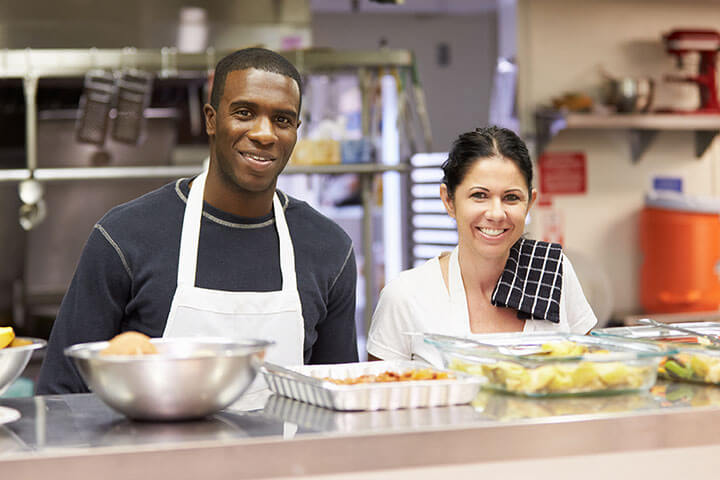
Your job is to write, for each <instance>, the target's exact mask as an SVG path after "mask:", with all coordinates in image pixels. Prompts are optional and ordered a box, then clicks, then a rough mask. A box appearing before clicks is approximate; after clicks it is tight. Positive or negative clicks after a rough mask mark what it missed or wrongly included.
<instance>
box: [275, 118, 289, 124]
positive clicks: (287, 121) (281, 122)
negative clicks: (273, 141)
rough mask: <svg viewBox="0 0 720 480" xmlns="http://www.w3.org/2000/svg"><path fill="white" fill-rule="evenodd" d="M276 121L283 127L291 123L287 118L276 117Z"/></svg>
mask: <svg viewBox="0 0 720 480" xmlns="http://www.w3.org/2000/svg"><path fill="white" fill-rule="evenodd" d="M276 121H277V122H278V123H280V124H283V125H291V124H292V121H291V120H290V119H289V118H288V117H277V119H276Z"/></svg>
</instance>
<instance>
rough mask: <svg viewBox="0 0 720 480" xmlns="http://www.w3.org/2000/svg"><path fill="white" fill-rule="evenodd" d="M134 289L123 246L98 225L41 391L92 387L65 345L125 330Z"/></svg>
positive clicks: (64, 309) (60, 318)
mask: <svg viewBox="0 0 720 480" xmlns="http://www.w3.org/2000/svg"><path fill="white" fill-rule="evenodd" d="M130 289H131V275H130V268H129V266H128V264H127V262H126V261H125V258H124V257H123V256H122V251H121V250H120V248H119V247H118V246H117V244H115V243H114V242H113V241H112V239H111V238H110V236H109V234H108V233H107V232H105V230H104V229H103V228H102V227H101V226H100V225H96V226H95V228H94V229H93V231H92V232H91V234H90V237H89V238H88V241H87V243H86V244H85V247H84V249H83V252H82V254H81V256H80V260H79V262H78V265H77V268H76V270H75V275H74V276H73V279H72V281H71V283H70V287H69V288H68V291H67V293H66V294H65V297H64V298H63V301H62V303H61V305H60V310H59V312H58V315H57V317H56V319H55V322H54V324H53V327H52V332H51V333H50V340H49V342H48V346H47V351H46V355H45V359H44V361H43V364H42V367H41V369H40V376H39V380H38V385H37V394H38V395H46V394H62V393H82V392H87V391H88V388H87V386H86V385H85V383H84V382H83V380H82V378H81V377H80V374H79V373H78V371H77V369H76V368H75V366H74V365H73V363H72V360H71V359H70V358H68V357H66V356H65V354H64V353H63V351H64V350H65V348H67V347H69V346H71V345H74V344H76V343H84V342H95V341H105V340H109V339H110V338H112V337H113V336H115V335H117V334H118V333H120V326H121V322H122V318H123V313H124V311H125V306H126V305H127V302H128V300H129V297H130Z"/></svg>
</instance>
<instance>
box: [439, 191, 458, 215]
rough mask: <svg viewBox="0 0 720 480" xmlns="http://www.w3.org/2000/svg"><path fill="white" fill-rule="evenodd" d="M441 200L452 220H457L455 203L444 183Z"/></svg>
mask: <svg viewBox="0 0 720 480" xmlns="http://www.w3.org/2000/svg"><path fill="white" fill-rule="evenodd" d="M440 199H441V200H442V202H443V205H445V211H446V212H447V213H448V215H450V216H451V217H452V218H455V203H453V200H452V198H450V194H449V193H448V189H447V185H445V184H444V183H441V184H440Z"/></svg>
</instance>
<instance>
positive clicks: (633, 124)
mask: <svg viewBox="0 0 720 480" xmlns="http://www.w3.org/2000/svg"><path fill="white" fill-rule="evenodd" d="M535 125H536V129H537V154H538V157H539V156H540V155H541V154H542V152H543V151H545V148H546V147H547V145H548V143H550V140H552V137H554V136H555V135H556V134H557V133H558V132H559V131H561V130H565V129H604V130H609V129H614V130H627V132H628V136H629V141H630V154H631V158H632V161H633V162H637V161H638V160H639V159H640V157H642V155H643V153H645V151H646V150H647V148H648V146H649V145H650V143H652V141H653V139H654V138H655V136H656V135H657V133H658V132H659V131H661V130H675V131H693V132H695V152H694V153H695V156H696V157H697V158H700V157H701V156H702V155H703V154H704V153H705V151H706V150H707V148H708V147H709V146H710V144H711V143H712V141H713V139H714V138H715V136H716V135H718V133H720V114H673V113H634V114H591V113H563V112H560V111H557V110H539V111H537V112H536V113H535Z"/></svg>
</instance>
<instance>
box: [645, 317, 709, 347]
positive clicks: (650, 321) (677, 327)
mask: <svg viewBox="0 0 720 480" xmlns="http://www.w3.org/2000/svg"><path fill="white" fill-rule="evenodd" d="M637 322H638V323H640V324H642V325H652V326H654V327H659V328H665V329H669V330H675V331H677V332H684V333H689V334H690V335H697V336H698V337H699V338H704V339H706V340H707V341H709V342H710V343H712V344H715V345H716V346H720V338H718V336H717V335H715V334H714V333H701V332H699V331H697V330H692V329H690V328H687V327H684V326H680V325H677V324H670V325H668V324H666V323H661V322H657V321H655V320H653V319H652V318H641V319H639V320H638V321H637Z"/></svg>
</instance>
